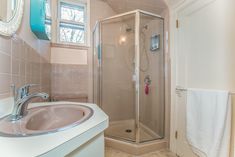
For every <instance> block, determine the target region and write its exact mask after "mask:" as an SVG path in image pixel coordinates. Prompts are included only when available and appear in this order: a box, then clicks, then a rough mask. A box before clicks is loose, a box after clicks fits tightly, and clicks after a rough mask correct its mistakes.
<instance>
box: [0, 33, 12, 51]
mask: <svg viewBox="0 0 235 157" xmlns="http://www.w3.org/2000/svg"><path fill="white" fill-rule="evenodd" d="M0 51H2V52H4V53H7V54H9V55H10V54H11V40H10V39H9V38H5V37H0Z"/></svg>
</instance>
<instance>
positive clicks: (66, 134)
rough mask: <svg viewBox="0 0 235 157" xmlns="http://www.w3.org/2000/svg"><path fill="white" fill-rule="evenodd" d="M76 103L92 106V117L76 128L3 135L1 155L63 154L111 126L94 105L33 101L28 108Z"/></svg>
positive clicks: (0, 138)
mask: <svg viewBox="0 0 235 157" xmlns="http://www.w3.org/2000/svg"><path fill="white" fill-rule="evenodd" d="M61 103H63V104H77V105H85V106H89V107H90V108H92V109H93V111H94V113H93V116H92V117H90V118H89V119H88V120H87V121H85V122H84V123H82V124H80V125H77V126H75V127H73V128H70V129H67V130H64V131H60V132H56V133H50V134H44V135H38V136H30V137H1V136H0V148H1V156H4V157H13V156H15V157H34V156H40V157H50V156H55V155H56V157H62V156H65V155H67V154H68V153H69V152H72V151H73V150H75V149H76V148H78V147H79V146H81V145H83V144H84V143H86V142H87V141H89V140H90V139H92V138H93V137H95V136H96V135H98V134H100V133H102V132H103V131H104V130H105V129H106V128H107V127H108V116H107V115H106V114H105V113H104V112H103V111H102V110H101V109H100V108H99V107H98V106H97V105H95V104H89V103H74V102H73V103H72V102H53V103H51V102H50V103H33V104H30V105H29V108H32V107H37V106H42V105H59V104H61Z"/></svg>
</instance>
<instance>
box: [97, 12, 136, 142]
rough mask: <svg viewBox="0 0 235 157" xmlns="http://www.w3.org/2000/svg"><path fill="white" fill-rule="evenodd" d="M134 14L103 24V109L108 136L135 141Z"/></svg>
mask: <svg viewBox="0 0 235 157" xmlns="http://www.w3.org/2000/svg"><path fill="white" fill-rule="evenodd" d="M134 28H135V14H129V15H125V16H121V17H115V18H113V19H109V20H106V21H102V22H101V28H100V29H101V34H102V37H101V43H102V45H101V49H102V54H101V93H102V94H101V106H102V109H103V110H104V111H105V112H106V113H107V114H108V115H109V119H110V126H109V128H108V129H107V130H106V131H105V135H106V136H108V137H112V138H117V139H124V140H128V141H133V142H134V141H136V121H135V104H136V103H135V81H134V78H133V76H134V69H135V68H134V67H135V62H134V60H135V29H134Z"/></svg>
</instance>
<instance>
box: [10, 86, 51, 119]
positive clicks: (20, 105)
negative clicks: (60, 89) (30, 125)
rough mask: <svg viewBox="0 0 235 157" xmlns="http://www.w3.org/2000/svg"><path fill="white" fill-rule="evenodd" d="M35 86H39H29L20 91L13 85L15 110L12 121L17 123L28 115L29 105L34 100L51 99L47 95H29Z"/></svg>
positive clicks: (11, 117)
mask: <svg viewBox="0 0 235 157" xmlns="http://www.w3.org/2000/svg"><path fill="white" fill-rule="evenodd" d="M33 86H38V85H36V84H27V85H24V86H22V87H20V88H19V89H17V90H16V89H15V86H14V85H13V86H12V87H13V95H14V109H13V111H12V114H11V116H10V119H11V121H17V120H19V119H21V118H22V117H23V116H25V115H26V114H27V108H28V104H29V103H30V101H31V100H32V99H33V98H37V97H39V98H42V99H44V100H46V99H48V98H49V95H48V94H47V93H33V94H29V88H30V87H33Z"/></svg>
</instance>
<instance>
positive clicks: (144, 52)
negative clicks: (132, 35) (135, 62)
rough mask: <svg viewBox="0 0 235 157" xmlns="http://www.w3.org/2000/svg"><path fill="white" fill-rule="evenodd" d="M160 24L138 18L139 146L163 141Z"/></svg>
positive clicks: (154, 19) (150, 18)
mask: <svg viewBox="0 0 235 157" xmlns="http://www.w3.org/2000/svg"><path fill="white" fill-rule="evenodd" d="M163 32H164V21H163V19H161V18H159V17H156V16H151V15H146V14H144V13H141V14H140V29H139V35H140V39H139V40H140V68H139V72H140V74H139V75H140V76H139V78H140V89H139V90H140V91H139V92H140V102H139V110H140V111H139V113H140V124H139V126H140V131H139V137H140V142H146V141H151V140H156V139H161V138H163V137H164V129H165V128H164V123H165V120H164V118H165V114H164V113H165V102H164V101H165V81H164V79H165V70H164V65H165V64H164V42H163V41H164V38H163V35H164V34H163Z"/></svg>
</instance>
